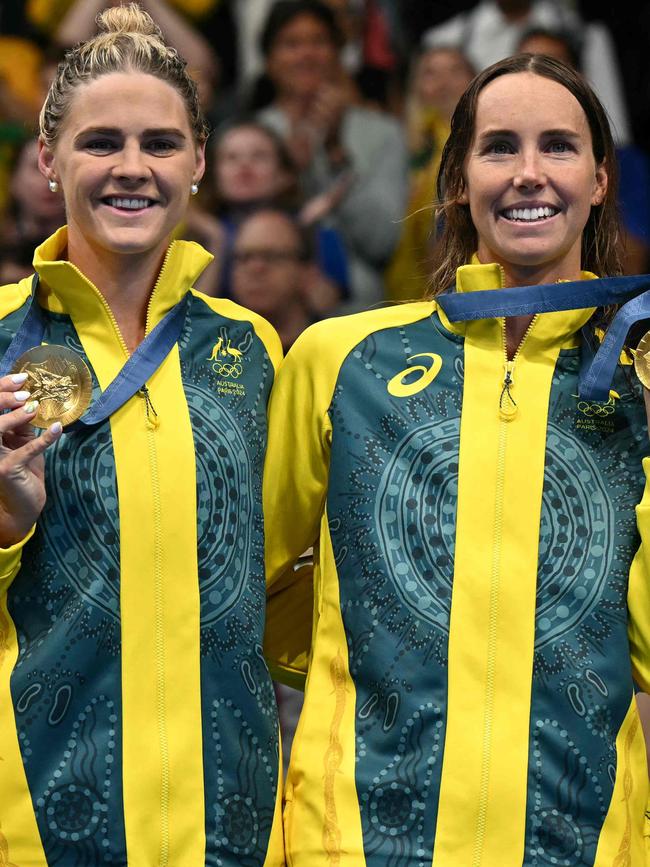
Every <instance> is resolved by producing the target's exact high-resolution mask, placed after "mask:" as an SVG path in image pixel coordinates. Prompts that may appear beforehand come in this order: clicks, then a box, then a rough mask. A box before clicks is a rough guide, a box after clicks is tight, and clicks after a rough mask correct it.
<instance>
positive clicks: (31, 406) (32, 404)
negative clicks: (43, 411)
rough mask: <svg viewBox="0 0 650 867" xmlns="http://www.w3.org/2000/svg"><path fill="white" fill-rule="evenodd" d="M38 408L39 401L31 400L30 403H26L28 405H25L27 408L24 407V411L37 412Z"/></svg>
mask: <svg viewBox="0 0 650 867" xmlns="http://www.w3.org/2000/svg"><path fill="white" fill-rule="evenodd" d="M37 406H38V401H37V400H30V402H29V403H26V404H25V406H24V407H23V409H24V410H25V412H28V413H32V412H36V407H37Z"/></svg>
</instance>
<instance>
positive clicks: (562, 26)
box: [0, 0, 650, 349]
mask: <svg viewBox="0 0 650 867" xmlns="http://www.w3.org/2000/svg"><path fill="white" fill-rule="evenodd" d="M621 2H622V5H621V3H619V4H616V8H615V9H613V8H611V4H610V5H609V6H608V5H606V4H604V3H603V4H602V5H599V4H598V3H597V2H590V3H584V4H583V3H578V2H576V0H573V2H572V0H481V2H479V3H471V2H463V0H460V2H459V0H455V2H453V3H452V2H450V0H448V2H443V0H441V2H436V0H141V5H142V6H143V7H144V8H145V9H146V10H147V11H148V12H149V13H150V14H151V15H152V16H153V17H154V19H155V20H156V21H157V22H158V23H159V25H160V26H161V28H162V29H163V31H164V33H165V34H166V37H167V39H168V40H169V41H170V42H171V43H172V44H173V45H174V46H175V47H176V48H177V50H178V51H179V53H180V54H181V55H182V56H183V57H185V58H186V60H187V62H188V66H189V68H190V69H191V71H192V73H193V75H194V77H195V78H196V79H197V81H198V82H199V85H200V93H201V97H202V102H203V107H204V110H205V112H206V115H207V116H208V118H209V120H210V123H211V126H212V129H213V133H212V135H211V138H210V140H209V142H208V171H207V173H206V177H205V178H204V181H203V184H202V185H201V188H200V190H199V192H198V194H197V195H196V196H195V197H194V200H193V202H192V207H191V210H190V216H189V218H188V220H187V223H186V224H185V225H182V226H179V227H178V229H177V232H178V235H179V237H184V238H189V239H192V240H197V241H199V242H200V243H201V244H203V245H204V246H205V247H206V248H207V249H209V250H210V251H211V252H212V253H213V254H214V257H215V258H214V262H213V263H212V265H211V266H210V267H209V268H208V270H207V271H206V273H205V274H204V275H203V276H202V277H201V282H200V284H199V286H198V288H199V289H201V290H203V291H204V292H207V293H209V294H212V295H225V296H228V297H230V298H233V299H234V300H236V301H238V302H240V303H241V304H243V305H244V306H246V307H248V308H250V309H253V310H255V311H257V312H259V313H261V314H262V315H263V316H265V317H266V318H267V319H269V320H270V321H271V322H272V323H273V324H274V326H275V327H276V329H277V330H278V332H279V334H280V337H281V339H282V342H283V344H284V347H285V349H287V348H288V347H289V346H290V345H291V343H292V342H293V341H294V340H295V338H296V337H297V336H298V335H299V334H300V332H301V331H302V330H303V329H304V328H305V327H306V326H307V325H309V324H310V323H311V322H313V321H315V320H317V319H319V318H322V317H325V316H331V315H336V314H339V313H345V312H351V311H356V310H360V309H364V308H367V307H369V306H371V305H375V304H378V303H382V302H385V301H400V300H406V299H415V298H418V297H421V296H422V294H423V292H425V291H426V288H427V280H428V272H429V263H430V261H431V256H432V252H433V250H434V249H435V244H436V232H435V227H434V223H433V217H432V215H433V204H434V202H435V199H436V175H437V168H438V164H439V160H440V155H441V151H442V148H443V146H444V143H445V140H446V138H447V135H448V131H449V124H450V120H451V116H452V113H453V110H454V107H455V105H456V101H457V99H458V97H459V96H460V94H461V93H462V92H463V90H464V89H465V87H466V86H467V84H468V83H469V81H470V80H471V78H472V76H473V75H474V74H475V72H477V71H479V70H480V69H482V68H484V67H485V66H487V65H489V64H490V63H492V62H494V61H496V60H499V59H501V58H503V57H505V56H507V55H509V54H513V53H517V52H520V51H530V52H534V53H544V54H551V55H553V56H555V57H559V58H561V59H563V60H565V61H567V62H568V63H570V64H571V65H573V66H574V67H576V68H577V69H579V70H580V71H581V72H582V73H583V74H584V75H585V76H586V78H587V79H588V80H589V81H590V82H591V84H592V85H593V86H594V88H595V89H596V91H597V93H598V95H599V96H600V98H601V100H602V101H603V103H604V105H605V107H606V109H607V112H608V114H609V117H610V119H611V122H612V126H613V128H614V133H615V139H616V142H617V146H618V160H619V166H618V168H619V174H620V197H619V207H620V212H621V217H622V221H623V226H624V234H625V242H626V259H625V261H626V269H627V271H628V273H641V272H645V271H647V270H648V268H649V264H650V263H649V262H648V256H649V252H650V170H649V163H648V156H647V149H648V148H649V147H650V130H649V127H650V123H649V118H650V75H648V74H647V72H646V64H645V62H644V61H645V56H644V55H645V52H646V45H645V41H646V40H647V33H648V32H650V29H648V28H647V27H645V26H644V23H648V19H650V3H635V4H634V7H632V5H631V4H629V9H627V10H626V8H625V0H621ZM107 5H111V2H110V0H2V2H0V222H1V223H2V231H1V233H0V285H1V284H4V283H8V282H13V281H15V280H16V279H18V278H20V277H22V276H25V275H26V274H29V273H30V271H31V258H32V253H33V249H34V247H35V245H36V244H38V243H39V242H40V241H41V240H43V239H44V238H46V237H47V236H48V235H49V234H51V232H52V231H53V230H54V229H55V228H57V227H58V226H59V225H60V224H62V223H63V222H64V220H65V218H64V213H63V203H62V200H61V197H60V194H58V193H52V192H50V191H49V190H48V187H47V184H46V182H45V180H44V179H43V177H42V176H41V175H40V173H39V171H38V167H37V153H38V145H37V142H36V138H35V136H36V130H37V121H38V111H39V108H40V105H41V104H42V102H43V98H44V94H45V92H46V89H47V87H48V85H49V81H50V78H51V76H52V74H53V71H54V69H55V68H56V64H57V63H58V61H59V60H60V59H61V57H62V55H63V53H64V52H65V50H66V48H67V47H69V46H71V45H73V44H74V43H76V42H78V41H80V40H83V39H86V38H88V37H89V36H90V35H91V34H92V32H93V31H94V28H95V18H96V15H97V13H98V12H99V11H100V10H101V9H103V8H104V7H105V6H107ZM626 21H627V23H625V22H626Z"/></svg>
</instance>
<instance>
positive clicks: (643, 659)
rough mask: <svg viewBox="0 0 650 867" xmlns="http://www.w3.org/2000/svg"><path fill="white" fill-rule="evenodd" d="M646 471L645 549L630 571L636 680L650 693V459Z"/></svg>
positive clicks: (639, 515)
mask: <svg viewBox="0 0 650 867" xmlns="http://www.w3.org/2000/svg"><path fill="white" fill-rule="evenodd" d="M643 469H644V472H645V474H646V486H645V491H644V492H643V497H642V499H641V502H640V503H639V505H638V506H637V507H636V519H637V526H638V528H639V534H640V536H641V545H640V547H639V550H638V551H637V553H636V556H635V557H634V560H633V561H632V566H631V568H630V580H629V585H628V600H627V602H628V610H629V626H628V635H629V639H630V653H631V656H632V672H633V675H634V679H635V681H636V683H637V684H638V686H639V687H640V688H641V689H642V690H643V691H644V692H648V693H650V457H648V458H644V461H643Z"/></svg>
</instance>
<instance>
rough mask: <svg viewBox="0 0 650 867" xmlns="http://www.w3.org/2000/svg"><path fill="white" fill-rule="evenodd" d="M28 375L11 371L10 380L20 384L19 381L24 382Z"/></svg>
mask: <svg viewBox="0 0 650 867" xmlns="http://www.w3.org/2000/svg"><path fill="white" fill-rule="evenodd" d="M28 376H29V374H28V373H12V374H11V381H12V382H15V383H16V385H20V384H21V382H24V381H25V380H26V379H27V377H28Z"/></svg>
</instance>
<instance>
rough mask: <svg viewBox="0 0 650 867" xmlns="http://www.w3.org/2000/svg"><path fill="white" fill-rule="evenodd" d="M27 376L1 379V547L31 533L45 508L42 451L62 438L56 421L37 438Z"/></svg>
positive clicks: (17, 375)
mask: <svg viewBox="0 0 650 867" xmlns="http://www.w3.org/2000/svg"><path fill="white" fill-rule="evenodd" d="M26 379H27V374H23V373H19V374H11V375H9V376H4V377H2V378H1V379H0V410H2V411H3V412H2V415H0V547H3V548H8V547H9V546H10V545H13V544H15V543H16V542H19V541H20V540H21V539H23V538H24V537H25V536H26V534H27V533H28V532H29V530H30V528H31V527H32V525H33V524H34V523H35V521H36V519H37V518H38V516H39V515H40V513H41V511H42V509H43V506H44V505H45V482H44V462H43V452H44V451H45V449H47V447H48V446H50V445H52V443H54V442H56V440H58V439H59V437H60V436H61V431H62V427H61V424H60V423H59V422H55V423H54V424H53V425H51V426H50V427H49V428H48V429H47V430H45V431H44V432H43V433H42V434H41V436H39V437H37V436H36V435H35V434H36V430H35V428H34V427H33V426H32V424H31V422H32V421H33V419H34V417H35V416H36V413H37V411H38V403H37V401H34V400H31V399H30V394H29V392H27V391H25V390H24V389H25V381H26Z"/></svg>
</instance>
